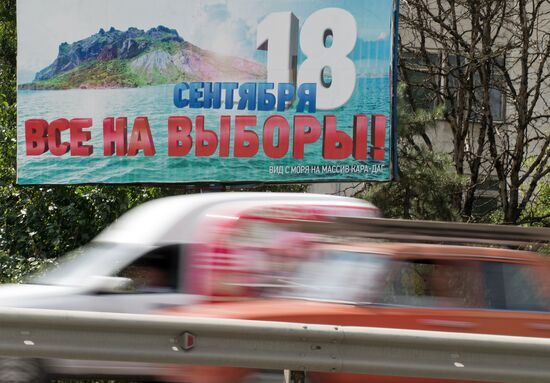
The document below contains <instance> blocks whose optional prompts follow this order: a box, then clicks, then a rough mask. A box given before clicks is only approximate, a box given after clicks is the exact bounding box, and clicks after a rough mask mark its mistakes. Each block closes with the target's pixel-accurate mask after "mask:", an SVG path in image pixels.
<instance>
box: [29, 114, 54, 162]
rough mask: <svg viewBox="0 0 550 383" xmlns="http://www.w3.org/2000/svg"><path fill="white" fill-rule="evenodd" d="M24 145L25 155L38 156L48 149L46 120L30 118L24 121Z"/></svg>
mask: <svg viewBox="0 0 550 383" xmlns="http://www.w3.org/2000/svg"><path fill="white" fill-rule="evenodd" d="M25 147H26V149H27V156H39V155H41V154H44V153H46V151H47V150H48V122H47V121H46V120H39V119H32V120H27V121H25Z"/></svg>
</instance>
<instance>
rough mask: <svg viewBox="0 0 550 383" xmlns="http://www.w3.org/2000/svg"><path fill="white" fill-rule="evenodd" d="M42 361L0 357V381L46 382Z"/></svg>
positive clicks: (9, 382) (17, 382) (0, 382)
mask: <svg viewBox="0 0 550 383" xmlns="http://www.w3.org/2000/svg"><path fill="white" fill-rule="evenodd" d="M46 382H47V376H46V372H45V371H44V367H43V366H42V363H40V361H38V360H36V359H17V358H6V359H0V383H46Z"/></svg>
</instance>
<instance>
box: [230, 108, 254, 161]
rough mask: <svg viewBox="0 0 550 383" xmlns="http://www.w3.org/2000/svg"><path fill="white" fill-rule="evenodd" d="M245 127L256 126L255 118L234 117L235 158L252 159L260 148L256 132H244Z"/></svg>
mask: <svg viewBox="0 0 550 383" xmlns="http://www.w3.org/2000/svg"><path fill="white" fill-rule="evenodd" d="M247 126H256V116H237V117H235V146H234V149H233V154H234V156H235V157H254V156H255V155H256V153H258V148H259V146H260V143H259V139H258V135H257V134H256V132H253V131H250V130H246V129H245V128H246V127H247Z"/></svg>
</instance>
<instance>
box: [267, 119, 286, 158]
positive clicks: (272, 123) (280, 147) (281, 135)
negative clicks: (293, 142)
mask: <svg viewBox="0 0 550 383" xmlns="http://www.w3.org/2000/svg"><path fill="white" fill-rule="evenodd" d="M277 128H279V129H277ZM275 129H277V132H278V136H277V146H275ZM289 141H290V126H288V122H287V120H286V118H284V117H283V116H270V117H268V118H267V120H265V123H264V132H263V145H264V152H265V155H266V156H268V157H269V158H282V157H284V156H285V155H286V154H287V152H288V146H289Z"/></svg>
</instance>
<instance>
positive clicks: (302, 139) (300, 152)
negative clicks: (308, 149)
mask: <svg viewBox="0 0 550 383" xmlns="http://www.w3.org/2000/svg"><path fill="white" fill-rule="evenodd" d="M306 128H307V130H306ZM319 137H321V124H320V123H319V121H318V120H317V119H316V118H315V117H313V116H294V143H293V149H292V153H293V154H292V157H293V158H294V159H302V158H304V146H305V145H306V144H312V143H314V142H315V141H317V140H318V139H319Z"/></svg>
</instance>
